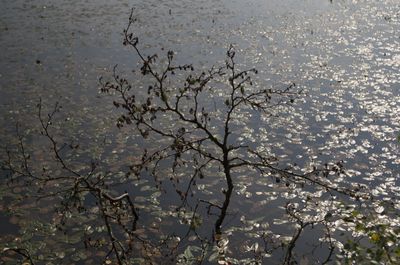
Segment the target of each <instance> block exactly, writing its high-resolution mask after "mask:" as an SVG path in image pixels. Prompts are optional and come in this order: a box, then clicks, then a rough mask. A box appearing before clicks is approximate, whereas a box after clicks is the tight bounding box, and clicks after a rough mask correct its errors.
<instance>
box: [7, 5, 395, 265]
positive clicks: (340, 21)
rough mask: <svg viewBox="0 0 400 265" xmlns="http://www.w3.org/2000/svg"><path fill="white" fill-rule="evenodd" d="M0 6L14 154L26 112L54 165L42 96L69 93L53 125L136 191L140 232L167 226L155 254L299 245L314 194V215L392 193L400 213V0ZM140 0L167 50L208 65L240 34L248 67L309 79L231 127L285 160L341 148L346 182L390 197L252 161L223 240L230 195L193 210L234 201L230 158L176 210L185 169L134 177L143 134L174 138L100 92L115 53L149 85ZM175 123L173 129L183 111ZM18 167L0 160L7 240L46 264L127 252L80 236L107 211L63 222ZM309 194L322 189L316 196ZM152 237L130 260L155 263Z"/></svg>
mask: <svg viewBox="0 0 400 265" xmlns="http://www.w3.org/2000/svg"><path fill="white" fill-rule="evenodd" d="M0 7H1V11H0V48H1V53H0V103H1V104H0V113H1V116H2V117H3V119H1V121H0V122H1V124H0V125H1V127H0V128H1V129H0V130H1V138H0V145H1V148H2V152H1V158H2V160H7V156H6V152H5V150H6V148H7V149H9V150H11V151H15V150H17V148H18V145H19V139H18V137H17V132H16V126H15V124H16V123H18V124H19V126H18V127H19V132H20V134H21V136H22V137H23V141H24V142H25V148H26V150H27V151H28V152H30V153H31V154H32V155H31V156H32V160H33V164H35V163H36V164H35V166H38V165H39V166H38V167H39V168H40V167H41V166H42V165H45V166H46V167H47V166H48V167H51V166H54V158H53V155H51V154H49V150H50V149H49V148H50V146H49V145H48V141H47V140H46V139H45V138H44V137H43V136H40V122H39V120H38V117H37V112H38V111H37V104H38V102H39V99H41V100H42V103H43V108H44V111H45V112H49V111H51V108H52V106H53V105H54V104H55V102H59V103H60V104H61V105H62V106H63V109H62V111H61V113H60V114H59V115H58V116H57V119H56V120H55V121H54V134H55V135H56V136H57V139H59V141H60V142H64V141H65V142H72V143H73V144H75V145H76V144H79V145H80V147H79V148H77V150H76V151H74V152H73V154H71V155H70V154H68V153H66V154H65V156H66V159H67V160H68V161H69V162H71V161H72V162H71V163H75V165H76V168H78V169H79V168H82V170H85V164H87V161H90V160H96V161H98V163H99V168H100V169H101V170H102V171H103V172H107V173H105V174H106V175H107V176H108V177H109V178H110V179H111V180H110V183H109V184H110V186H112V187H114V189H115V190H116V191H119V192H123V191H125V190H126V191H127V192H128V193H129V194H132V195H133V197H134V201H135V206H136V207H137V208H138V210H139V213H140V219H139V220H140V221H139V223H138V226H139V228H138V231H137V233H138V234H140V236H141V238H142V239H146V240H148V241H151V242H152V244H153V245H151V246H153V247H154V245H157V244H156V243H157V242H158V243H159V242H160V240H162V239H163V240H165V241H168V242H166V243H165V245H162V244H160V246H159V247H160V249H162V251H160V252H157V253H151V255H150V252H151V251H148V252H147V253H146V254H148V255H149V256H151V257H148V261H149V263H150V261H151V260H153V259H154V260H153V262H154V263H160V260H163V261H164V262H166V259H165V254H166V253H167V252H168V251H170V253H169V252H168V253H169V254H171V253H173V255H172V256H173V257H174V258H173V261H171V262H170V263H178V261H180V262H181V263H182V264H184V259H185V258H186V260H187V263H189V264H191V261H190V260H191V258H192V256H196V257H197V258H198V257H199V255H200V254H199V253H201V250H202V249H206V251H205V252H204V253H205V254H204V257H203V258H202V259H204V260H203V263H204V264H208V263H210V264H213V263H216V262H217V260H219V261H220V262H221V263H220V264H231V263H233V264H246V263H249V264H250V263H251V262H254V263H257V262H259V263H263V264H281V263H282V262H283V261H284V257H285V253H286V250H285V248H284V247H281V245H282V242H286V243H287V242H288V241H290V239H291V238H292V236H293V234H294V232H295V231H296V230H295V228H296V226H295V223H296V221H295V220H293V219H290V218H288V216H287V215H286V211H287V208H285V207H286V206H287V205H288V203H297V204H299V205H300V206H299V207H300V208H302V207H304V208H302V210H301V213H302V214H304V218H305V219H307V218H311V219H312V218H318V217H321V216H324V215H326V214H327V213H330V214H333V215H334V217H336V215H335V214H336V213H337V216H339V212H340V213H342V212H341V211H340V210H338V209H339V208H340V207H342V206H338V204H340V203H343V205H344V204H346V205H347V206H348V207H349V208H351V209H353V208H355V207H360V208H361V209H369V208H371V209H372V210H374V209H375V210H376V212H378V213H382V211H381V210H380V207H385V205H384V204H382V203H383V202H391V203H392V205H393V207H394V208H393V209H394V211H395V214H393V212H391V215H390V216H389V213H387V215H386V212H385V214H383V213H382V215H381V217H380V219H379V218H378V219H379V221H380V222H383V223H385V222H386V223H390V224H391V225H393V226H394V227H398V226H399V218H398V217H397V216H398V215H397V214H396V213H397V212H396V211H398V210H399V209H400V194H399V192H400V190H399V187H398V186H399V182H400V179H399V178H400V175H399V172H400V171H399V169H400V168H399V166H400V151H399V150H400V149H399V141H398V137H399V133H400V45H399V44H400V4H399V2H398V1H396V0H382V1H373V0H363V1H362V0H351V1H350V0H333V1H329V0H326V1H325V0H279V1H278V0H250V1H242V0H234V1H225V0H221V1H214V0H199V1H196V2H185V1H178V0H171V1H169V0H168V1H157V0H149V1H124V0H118V1H117V0H112V1H103V0H98V1H75V0H73V1H45V0H36V1H22V0H15V1H2V3H1V4H0ZM131 8H133V14H134V16H135V17H136V18H137V19H138V21H137V22H136V23H135V24H134V28H135V34H137V36H139V37H140V42H139V44H140V47H141V49H143V51H144V53H145V54H152V53H158V54H159V55H160V58H161V57H163V56H164V55H165V57H166V51H167V50H173V51H175V60H176V61H177V62H178V63H181V64H185V63H192V64H193V65H194V66H195V70H198V69H199V70H205V69H209V68H210V67H211V66H212V65H224V61H225V58H226V51H227V49H228V47H229V45H230V44H233V45H234V47H235V49H236V53H237V57H236V61H237V64H238V67H240V68H241V69H245V68H253V67H254V68H256V69H257V70H258V74H257V75H256V76H255V77H254V79H253V82H254V87H256V88H266V89H269V88H272V89H274V88H277V89H284V88H285V87H287V86H288V85H290V84H291V83H295V84H296V88H297V89H298V90H301V91H302V93H301V94H300V96H299V97H298V98H296V100H295V102H294V103H293V104H291V105H290V106H287V107H282V108H277V109H275V110H274V114H276V115H274V116H273V117H265V116H263V115H260V114H259V113H257V112H254V111H253V112H252V111H249V112H244V113H242V115H239V116H238V117H237V120H238V124H237V125H236V127H234V132H233V135H232V141H233V143H237V142H240V143H242V142H243V143H246V144H248V145H250V146H252V147H253V148H259V150H263V151H266V152H268V154H270V155H274V156H276V157H277V158H278V159H279V161H280V162H279V163H280V165H281V166H282V167H284V166H286V165H288V164H293V163H296V164H297V167H296V168H297V169H298V171H299V172H303V173H304V172H307V171H309V170H310V169H312V168H313V167H314V166H315V167H318V166H323V165H324V164H325V163H336V162H338V161H341V163H342V164H343V165H344V168H345V171H346V173H345V174H340V175H339V176H336V177H334V179H332V183H335V184H338V185H341V186H345V187H350V188H351V189H354V188H356V187H357V185H358V184H364V185H366V187H368V188H369V189H370V191H371V193H372V194H373V195H374V196H376V198H378V200H375V201H374V202H373V203H371V204H368V203H361V202H355V201H354V200H353V199H351V198H346V196H342V195H340V194H334V195H332V196H330V195H329V193H326V192H325V191H323V192H322V190H321V189H319V188H317V187H314V186H312V185H311V186H308V187H305V188H304V189H303V188H301V189H299V188H298V187H292V186H290V187H289V186H286V183H283V182H280V183H278V182H277V181H276V179H275V178H273V177H260V176H259V174H258V173H257V172H253V171H251V170H248V169H240V170H237V171H236V172H234V185H235V188H234V192H233V195H232V197H231V203H230V206H229V208H228V213H227V216H226V218H225V220H224V223H223V230H224V235H223V240H222V243H221V241H218V240H217V241H218V244H219V245H218V244H215V245H213V244H210V245H207V246H206V247H204V248H203V244H204V245H205V244H206V242H212V241H213V232H215V231H214V230H213V229H214V223H215V220H216V219H217V216H218V211H216V212H211V214H210V213H207V205H206V204H200V206H199V208H198V210H197V208H196V210H197V211H198V212H197V214H198V215H199V217H198V218H199V221H198V222H199V223H198V224H197V225H196V227H195V229H194V228H193V227H192V226H190V225H189V226H188V225H187V224H185V222H183V221H182V220H183V219H185V216H182V215H185V214H186V215H190V214H191V213H192V212H193V209H194V208H195V205H196V201H197V202H198V201H199V200H203V201H207V202H212V203H215V204H219V203H222V202H223V199H224V194H223V192H222V190H223V189H226V183H225V179H224V177H223V176H221V172H220V171H219V170H218V168H212V169H210V170H208V171H207V174H206V176H205V178H204V179H199V180H198V182H197V185H196V186H195V187H193V188H192V190H193V192H194V194H193V195H194V196H193V198H191V199H189V204H190V206H188V207H187V212H185V213H179V212H178V213H177V212H176V211H175V208H176V207H177V206H179V205H180V204H181V200H180V197H179V196H178V194H177V193H176V192H175V189H176V185H178V188H182V189H183V188H184V187H185V185H187V183H188V181H189V180H188V179H187V178H186V179H185V178H182V182H181V183H179V184H177V183H175V182H172V181H171V182H169V181H165V182H163V184H162V185H161V186H162V188H161V189H159V188H157V187H156V185H157V183H156V182H155V180H154V178H153V177H151V176H150V174H146V173H144V174H143V175H142V177H141V179H140V180H130V182H129V184H127V182H126V180H125V173H126V172H128V171H129V165H130V163H131V162H132V161H135V160H137V159H138V157H140V154H141V152H142V150H143V148H144V147H147V148H150V150H151V148H156V147H157V146H158V147H159V146H162V145H163V144H164V142H163V141H162V139H161V140H160V139H159V138H157V137H155V136H151V137H150V141H148V140H143V139H141V138H140V137H138V134H137V133H136V132H135V130H134V128H133V126H132V127H131V128H129V127H124V128H122V129H118V128H116V126H115V123H116V122H115V121H116V119H117V117H118V116H119V115H120V114H121V112H120V110H117V109H115V108H114V106H113V104H112V101H113V99H112V98H110V97H109V96H105V95H102V94H100V93H99V86H100V85H99V77H101V76H103V77H104V78H105V79H110V78H111V76H112V71H113V67H114V65H116V64H118V71H119V72H121V73H122V74H123V75H124V76H129V77H130V78H131V79H130V81H131V82H132V83H133V84H134V86H135V89H136V90H137V93H139V94H141V93H145V92H146V89H147V87H146V85H145V84H146V82H147V81H146V79H144V78H142V77H141V76H140V75H137V74H135V73H134V74H132V72H131V70H132V69H134V68H136V69H138V56H137V55H136V54H135V53H134V52H133V50H132V49H131V48H129V47H126V46H123V45H122V40H123V34H122V31H123V29H124V28H125V27H126V25H127V23H128V18H129V14H130V10H131ZM224 93H225V92H224V90H222V89H219V90H218V89H217V90H216V93H215V94H213V95H210V98H209V99H210V102H211V101H214V102H218V100H220V99H221V98H224V97H225V96H226V95H225V94H224ZM206 100H208V99H207V98H206ZM223 111H224V107H221V106H219V105H218V106H216V107H215V112H216V113H219V112H220V113H223ZM217 120H218V119H217ZM170 125H172V127H171V128H172V129H173V128H174V127H175V126H176V124H174V123H173V122H172V123H171V124H170ZM218 125H219V124H215V131H216V132H218V128H220V127H218ZM33 167H34V166H33ZM167 167H168V164H167V163H166V165H165V168H167ZM60 171H62V170H60V169H59V170H57V169H56V168H55V169H53V171H51V172H52V174H54V175H59V174H62V173H60ZM182 172H183V173H182V174H183V175H185V174H190V173H187V172H186V173H185V171H182ZM189 172H190V171H189ZM8 173H9V172H8V171H3V172H2V180H1V184H0V185H1V186H0V198H2V200H1V202H0V222H1V229H0V233H1V234H0V241H1V243H0V247H2V248H5V247H10V246H19V245H22V246H23V247H24V248H28V249H30V251H31V252H32V253H33V255H36V256H35V258H37V259H38V260H40V259H46V258H49V259H50V260H52V263H43V264H60V263H62V264H71V262H72V263H81V264H99V261H101V262H103V261H104V262H108V261H110V262H115V260H114V261H111V259H110V260H108V258H107V251H106V250H105V249H107V247H103V248H101V247H100V250H97V251H94V250H93V249H90V248H89V249H85V248H84V246H83V243H81V241H82V240H83V238H82V237H80V235H82V234H85V233H86V234H93V237H94V234H96V233H98V234H100V235H99V237H101V234H102V231H104V230H102V229H99V231H97V230H96V228H93V226H96V225H99V227H103V225H100V224H98V223H97V221H96V220H93V218H89V217H84V215H83V214H81V215H79V214H77V216H78V217H79V216H80V217H79V218H80V219H79V218H78V217H77V216H74V218H75V219H74V218H70V219H74V220H73V221H72V220H70V221H69V222H70V223H69V224H68V225H67V227H66V228H65V231H62V232H59V231H56V229H53V228H54V227H52V225H51V224H52V223H53V222H56V221H57V213H54V210H53V209H52V207H53V206H54V205H56V206H57V204H58V203H59V200H60V198H46V199H43V200H40V201H39V202H37V201H36V199H35V198H34V195H33V194H34V193H35V192H36V187H35V186H34V185H33V186H24V185H23V184H22V185H21V184H20V183H10V182H9V181H7V180H8V177H7V175H8ZM165 174H167V171H166V173H165ZM120 183H123V185H121V184H120ZM26 195H27V196H26ZM314 195H315V198H314V197H313V196H314ZM310 196H311V197H313V198H314V199H315V201H314V202H313V203H315V204H311V203H310V204H308V202H307V200H305V198H308V197H310ZM86 200H87V201H86V203H87V205H88V209H91V210H92V211H95V210H94V209H95V208H96V205H95V202H94V201H93V199H91V198H87V199H86ZM343 207H344V206H343ZM214 210H217V209H214ZM181 214H182V215H181ZM190 216H191V215H190ZM190 216H189V217H190ZM189 217H187V216H186V219H188V218H189ZM338 218H339V217H338ZM311 219H307V220H311ZM322 219H324V218H322ZM74 224H75V226H74ZM330 225H331V226H332V231H333V232H332V236H334V237H335V240H337V243H335V244H336V245H335V247H336V250H335V251H336V252H335V255H336V254H340V248H341V247H343V244H344V242H345V241H346V240H347V239H348V238H349V237H351V236H354V237H356V236H358V235H357V233H356V232H354V229H353V230H352V228H351V226H350V227H349V226H347V225H346V224H343V223H341V222H339V220H338V219H334V218H333V219H332V222H331V223H330ZM188 227H189V229H188ZM83 230H84V231H83ZM92 230H93V231H94V232H93V231H92ZM188 230H189V233H188ZM194 230H195V231H194ZM324 231H325V230H324V227H323V225H322V224H321V223H319V224H317V225H315V227H314V226H312V227H311V226H309V227H306V228H305V230H304V231H303V233H302V235H301V238H300V239H299V241H298V242H297V244H296V247H295V251H294V253H296V257H295V259H296V260H297V261H298V262H299V264H321V263H323V262H324V261H325V259H326V257H327V256H329V251H330V249H329V245H327V244H323V243H321V242H322V241H321V240H320V238H324V237H325V234H326V233H325V232H324ZM346 231H347V232H346ZM343 232H344V233H343ZM65 237H70V238H72V239H73V240H72V239H71V240H66V239H65ZM165 238H168V239H169V240H166V239H165ZM178 238H179V240H181V243H180V244H176V246H175V245H174V242H173V240H175V241H176V240H178ZM325 239H326V237H325ZM170 241H171V242H170ZM216 245H218V247H216ZM395 245H398V242H396V243H395ZM157 246H158V245H157ZM171 249H173V250H171ZM143 252H146V251H144V250H143V246H142V249H140V251H138V252H137V254H135V255H133V258H135V260H134V261H133V260H132V261H131V262H132V263H133V262H137V263H144V262H145V261H144V260H141V259H140V258H143V256H146V255H145V254H143ZM49 253H53V254H49ZM54 253H56V254H54ZM215 253H217V255H215ZM218 253H219V254H220V255H219V256H218ZM39 255H42V256H39ZM191 255H192V256H191ZM200 256H201V255H200ZM21 258H22V257H19V256H17V255H11V256H9V255H7V256H6V257H4V258H3V259H2V261H4V262H8V263H10V264H15V262H16V260H19V259H21ZM110 258H111V257H110ZM225 259H226V260H227V261H225ZM194 260H195V258H193V260H192V263H194V264H195V263H196V262H194ZM223 262H226V263H223ZM330 262H331V263H334V262H335V258H332V260H330ZM167 263H168V262H167ZM38 264H42V263H38ZM106 264H114V263H106ZM115 264H117V263H115Z"/></svg>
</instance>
